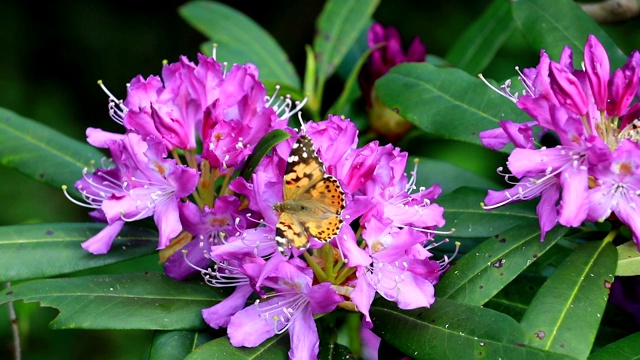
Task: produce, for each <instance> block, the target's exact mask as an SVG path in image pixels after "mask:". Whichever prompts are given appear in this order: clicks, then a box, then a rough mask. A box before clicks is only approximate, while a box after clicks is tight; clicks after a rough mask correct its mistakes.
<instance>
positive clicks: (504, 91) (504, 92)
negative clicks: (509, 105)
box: [478, 74, 518, 103]
mask: <svg viewBox="0 0 640 360" xmlns="http://www.w3.org/2000/svg"><path fill="white" fill-rule="evenodd" d="M478 77H479V78H480V80H482V82H484V83H485V84H486V85H487V86H488V87H489V88H491V90H493V91H495V92H497V93H498V94H500V95H502V96H504V97H506V98H507V99H509V100H511V101H512V102H514V103H515V102H517V101H518V96H517V95H513V94H511V90H510V89H509V85H510V84H511V82H510V80H507V82H506V83H505V84H504V85H502V86H500V89H498V88H496V87H495V86H493V85H491V84H490V83H489V81H487V79H485V78H484V76H483V75H482V74H478Z"/></svg>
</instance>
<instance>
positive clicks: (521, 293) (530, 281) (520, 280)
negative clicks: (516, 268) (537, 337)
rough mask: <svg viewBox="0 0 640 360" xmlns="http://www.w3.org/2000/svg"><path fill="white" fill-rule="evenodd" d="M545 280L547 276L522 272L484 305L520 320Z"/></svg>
mask: <svg viewBox="0 0 640 360" xmlns="http://www.w3.org/2000/svg"><path fill="white" fill-rule="evenodd" d="M545 280H546V278H544V277H542V276H539V275H531V274H527V273H522V274H520V275H518V276H517V277H516V278H515V279H514V280H513V281H511V282H510V283H509V284H507V286H505V287H504V288H502V290H500V292H498V293H497V294H496V295H495V296H494V297H492V298H491V299H489V301H487V302H486V303H485V304H484V305H483V306H484V307H486V308H489V309H493V310H495V311H499V312H501V313H503V314H506V315H509V316H510V317H512V318H513V319H515V320H516V321H520V319H522V316H524V313H525V312H526V311H527V309H528V308H529V303H531V299H533V297H534V296H535V294H536V292H537V291H538V290H539V289H540V287H541V286H542V284H544V282H545Z"/></svg>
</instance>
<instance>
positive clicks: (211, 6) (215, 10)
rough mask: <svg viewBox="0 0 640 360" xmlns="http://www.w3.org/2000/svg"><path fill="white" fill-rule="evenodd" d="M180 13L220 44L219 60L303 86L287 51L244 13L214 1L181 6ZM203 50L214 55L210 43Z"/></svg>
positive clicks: (195, 2)
mask: <svg viewBox="0 0 640 360" xmlns="http://www.w3.org/2000/svg"><path fill="white" fill-rule="evenodd" d="M178 12H179V13H180V15H181V16H182V17H183V18H184V19H185V20H186V21H187V23H189V24H190V25H191V26H193V27H194V28H195V29H196V30H198V31H200V32H201V33H203V34H204V35H205V36H207V37H208V38H209V39H210V40H211V41H213V42H214V43H216V44H217V45H218V49H217V59H218V60H219V61H226V62H228V63H230V64H234V63H238V64H244V63H247V62H250V63H253V64H255V65H256V66H257V67H258V68H259V69H260V79H261V80H274V81H278V82H280V83H281V84H287V85H290V86H293V87H295V88H299V87H300V79H299V78H298V75H297V74H296V71H295V69H294V67H293V64H291V62H290V61H289V57H288V56H287V54H286V53H285V52H284V50H282V48H281V47H280V45H278V43H277V42H276V40H275V39H274V38H273V37H272V36H271V35H270V34H269V33H268V32H267V31H265V30H264V29H263V28H262V27H260V25H258V24H256V23H255V22H254V21H253V20H252V19H251V18H249V17H247V16H246V15H245V14H243V13H241V12H239V11H237V10H235V9H233V8H231V7H229V6H228V5H224V4H221V3H217V2H213V1H191V2H188V3H186V4H184V5H182V6H180V7H179V8H178ZM202 51H203V52H204V53H206V54H211V52H212V45H211V43H207V44H205V45H203V48H202Z"/></svg>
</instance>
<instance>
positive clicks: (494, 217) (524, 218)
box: [436, 187, 538, 238]
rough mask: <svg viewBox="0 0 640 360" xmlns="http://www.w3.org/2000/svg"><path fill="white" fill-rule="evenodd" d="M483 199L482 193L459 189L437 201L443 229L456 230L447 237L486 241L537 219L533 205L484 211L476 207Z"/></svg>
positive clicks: (510, 206) (481, 191)
mask: <svg viewBox="0 0 640 360" xmlns="http://www.w3.org/2000/svg"><path fill="white" fill-rule="evenodd" d="M486 195H487V192H486V190H480V189H474V188H468V187H461V188H458V189H457V190H455V191H453V192H451V193H448V194H445V195H442V196H441V197H439V198H438V199H437V201H436V202H437V203H438V205H441V206H443V207H444V209H445V210H444V218H445V220H446V221H447V225H446V226H447V227H453V228H455V229H456V231H455V232H454V233H453V234H451V235H448V237H461V238H471V237H482V238H486V237H489V236H493V235H495V234H497V233H499V232H502V231H504V230H507V229H509V228H512V227H514V226H516V225H521V224H524V223H531V221H532V220H536V219H537V218H538V216H537V215H536V213H535V204H533V203H531V202H521V203H514V204H510V205H507V206H503V207H500V208H497V209H494V210H491V211H487V210H484V209H482V207H481V206H480V203H481V202H482V200H484V197H485V196H486Z"/></svg>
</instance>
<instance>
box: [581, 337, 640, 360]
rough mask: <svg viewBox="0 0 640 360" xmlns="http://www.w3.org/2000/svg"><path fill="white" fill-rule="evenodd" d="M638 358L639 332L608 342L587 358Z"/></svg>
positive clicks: (596, 359) (624, 359)
mask: <svg viewBox="0 0 640 360" xmlns="http://www.w3.org/2000/svg"><path fill="white" fill-rule="evenodd" d="M638 359H640V332H637V333H635V334H632V335H629V336H627V337H626V338H624V339H622V340H618V341H616V342H614V343H612V344H609V345H607V346H605V347H603V348H602V349H600V350H598V351H596V352H594V353H593V354H591V356H589V360H638Z"/></svg>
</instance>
